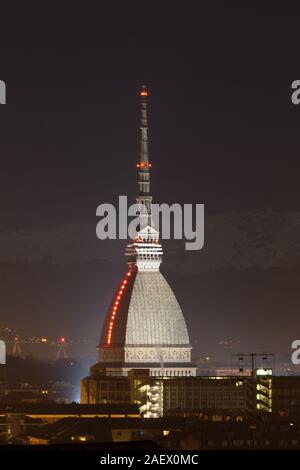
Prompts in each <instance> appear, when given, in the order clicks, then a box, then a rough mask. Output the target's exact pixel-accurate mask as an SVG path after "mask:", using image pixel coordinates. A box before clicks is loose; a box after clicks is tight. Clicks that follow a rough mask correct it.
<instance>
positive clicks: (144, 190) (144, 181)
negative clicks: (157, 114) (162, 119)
mask: <svg viewBox="0 0 300 470" xmlns="http://www.w3.org/2000/svg"><path fill="white" fill-rule="evenodd" d="M147 96H148V91H147V88H146V85H143V86H142V88H141V91H140V103H141V117H140V131H141V137H140V139H141V140H140V161H139V163H138V164H137V168H138V170H139V196H148V195H150V168H151V163H149V155H148V123H147Z"/></svg>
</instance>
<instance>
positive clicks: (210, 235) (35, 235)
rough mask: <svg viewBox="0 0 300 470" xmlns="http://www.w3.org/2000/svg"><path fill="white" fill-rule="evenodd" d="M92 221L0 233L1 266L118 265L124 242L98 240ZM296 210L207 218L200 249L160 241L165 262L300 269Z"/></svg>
mask: <svg viewBox="0 0 300 470" xmlns="http://www.w3.org/2000/svg"><path fill="white" fill-rule="evenodd" d="M95 228H96V222H95V224H92V223H73V224H66V225H63V226H60V227H58V228H56V229H55V230H51V231H39V230H23V231H7V230H2V231H1V232H0V262H2V263H21V264H22V263H28V262H29V263H30V262H40V261H43V260H45V261H50V262H51V263H53V264H58V265H69V264H76V263H85V262H89V261H94V260H101V259H102V260H103V259H104V260H110V261H117V260H118V259H120V257H122V255H123V248H124V246H125V244H126V241H124V240H121V241H114V240H105V241H100V240H98V239H97V237H96V233H95ZM299 240H300V213H299V212H286V213H280V212H256V213H251V212H228V213H222V214H216V215H210V216H207V217H206V219H205V245H204V248H203V249H202V250H200V251H185V250H184V243H183V242H177V241H176V242H174V241H170V242H169V241H164V243H163V245H164V248H165V251H166V262H167V263H168V264H169V266H170V268H173V269H174V270H176V271H177V270H178V271H180V272H191V273H197V272H210V271H217V270H219V269H224V268H227V267H228V268H234V269H237V270H243V269H247V268H272V267H275V268H295V267H299V266H300V241H299Z"/></svg>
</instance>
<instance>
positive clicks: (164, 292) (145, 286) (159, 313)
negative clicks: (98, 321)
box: [100, 271, 190, 346]
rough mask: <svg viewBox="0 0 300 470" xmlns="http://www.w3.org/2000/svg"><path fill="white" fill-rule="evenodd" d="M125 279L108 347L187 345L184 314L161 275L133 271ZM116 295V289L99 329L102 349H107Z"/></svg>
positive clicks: (158, 272) (156, 272)
mask: <svg viewBox="0 0 300 470" xmlns="http://www.w3.org/2000/svg"><path fill="white" fill-rule="evenodd" d="M127 280H128V282H127V284H126V288H125V289H124V292H123V294H122V296H121V299H120V301H119V304H118V309H117V311H116V315H115V317H114V320H113V326H112V327H111V342H110V344H109V345H110V346H125V345H128V346H139V345H145V346H150V345H151V346H163V345H166V346H171V345H172V346H175V345H177V346H183V345H185V346H188V345H189V343H190V342H189V336H188V331H187V327H186V324H185V320H184V317H183V313H182V311H181V308H180V306H179V303H178V302H177V300H176V297H175V295H174V294H173V291H172V289H171V287H170V286H169V284H168V283H167V281H166V279H165V278H164V276H163V275H162V274H161V272H160V271H155V272H139V271H136V272H133V273H132V275H131V276H130V277H129V278H127ZM121 285H122V283H121ZM118 292H119V289H118V291H117V293H116V295H115V297H114V300H113V302H112V304H111V307H110V309H109V310H108V313H107V317H106V320H105V323H104V326H103V329H102V335H101V344H100V345H102V346H108V343H107V338H108V335H109V328H110V325H111V315H112V308H113V305H114V302H115V299H116V298H117V296H118Z"/></svg>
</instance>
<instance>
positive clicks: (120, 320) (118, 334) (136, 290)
mask: <svg viewBox="0 0 300 470" xmlns="http://www.w3.org/2000/svg"><path fill="white" fill-rule="evenodd" d="M147 96H148V91H147V89H146V87H145V86H144V87H143V88H142V90H141V91H140V104H141V121H140V131H141V140H140V158H139V162H138V164H137V167H138V176H139V180H138V185H139V194H138V197H137V204H138V206H139V208H140V216H139V222H140V223H139V227H138V232H137V236H136V237H134V238H133V239H132V240H131V241H130V243H129V244H128V246H127V249H126V255H127V258H128V270H127V272H126V274H125V276H124V278H123V279H122V280H121V282H120V284H119V285H118V287H117V289H116V292H115V295H114V297H113V300H112V303H111V305H110V307H109V309H108V312H107V315H106V319H105V322H104V325H103V329H102V334H101V340H100V344H99V346H98V351H99V362H98V364H96V365H95V366H93V367H92V369H91V375H90V378H85V379H84V380H83V382H82V396H83V397H86V394H87V393H89V395H91V394H92V393H94V392H95V393H98V391H97V392H96V390H98V389H97V387H96V385H95V381H96V380H98V378H99V373H98V371H99V372H100V373H101V374H105V375H111V376H127V374H128V371H129V370H130V369H145V368H146V369H149V371H150V375H151V376H154V377H160V376H171V377H175V376H194V375H196V366H195V365H194V364H192V362H191V350H192V347H191V344H190V340H189V334H188V331H187V326H186V322H185V319H184V316H183V313H182V310H181V308H180V305H179V303H178V301H177V299H176V297H175V295H174V292H173V291H172V289H171V287H170V286H169V284H168V282H167V281H166V279H165V278H164V276H163V275H162V274H161V272H160V264H161V261H162V254H163V252H162V247H161V244H160V240H159V232H158V231H157V230H156V229H155V227H154V223H153V217H152V214H151V207H152V196H151V192H150V168H151V163H150V161H149V156H148V135H147V133H148V124H147ZM97 370H98V371H97ZM84 388H85V389H86V391H83V389H84ZM87 390H89V392H87ZM84 399H85V398H84ZM88 401H89V402H95V398H91V397H89V398H88Z"/></svg>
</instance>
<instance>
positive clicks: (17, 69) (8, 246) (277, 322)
mask: <svg viewBox="0 0 300 470" xmlns="http://www.w3.org/2000/svg"><path fill="white" fill-rule="evenodd" d="M68 3H69V6H68V7H65V6H64V4H63V3H62V2H55V1H52V2H51V3H50V2H48V4H44V3H43V2H39V3H36V4H35V5H33V4H32V3H28V2H24V4H21V2H20V4H19V5H18V8H16V6H14V7H9V6H6V7H4V6H3V5H1V30H0V79H1V80H4V81H5V82H6V86H7V105H5V106H1V107H0V156H1V171H0V194H1V197H0V213H1V219H0V326H9V327H11V328H15V329H16V330H17V331H19V332H20V334H21V335H29V334H32V335H46V336H49V337H53V338H55V337H58V336H60V335H66V336H67V337H72V338H89V339H90V340H91V343H89V345H88V346H87V349H88V350H87V351H83V353H82V354H89V353H90V352H91V351H92V352H93V351H94V349H95V346H96V345H97V341H98V340H99V336H100V329H101V325H102V321H103V319H104V316H105V312H106V309H107V307H108V305H109V302H110V299H111V297H112V295H113V292H114V289H115V288H116V286H117V283H118V282H119V279H120V276H121V275H122V273H123V272H124V270H125V269H126V265H125V258H124V256H123V251H124V247H125V244H126V242H124V241H116V242H111V241H99V240H97V239H96V235H95V227H96V223H97V218H96V215H95V213H96V208H97V206H98V205H99V204H100V203H102V202H111V203H114V202H115V201H116V200H117V197H118V196H119V195H128V198H129V199H130V201H132V202H134V198H135V196H136V194H137V175H136V167H135V165H136V162H137V160H138V147H139V142H138V138H139V129H138V127H139V121H138V118H139V103H138V90H139V87H140V86H141V84H143V83H145V84H147V85H148V88H149V94H150V96H149V126H150V129H149V140H150V144H149V147H150V158H151V161H152V165H153V167H152V169H153V171H152V193H153V196H154V200H155V202H159V203H161V202H168V203H173V202H179V203H204V204H205V246H204V248H203V250H201V251H199V252H194V253H193V252H186V251H184V247H183V245H182V244H181V243H175V242H165V243H164V249H165V258H164V263H163V266H162V271H163V272H164V273H165V274H166V277H167V279H168V280H169V282H170V284H171V285H172V287H173V288H174V290H175V292H176V295H177V297H178V300H179V302H180V304H181V306H182V308H183V311H184V314H185V317H186V320H187V323H188V326H189V330H190V332H191V339H192V342H193V344H194V346H195V354H196V355H198V356H199V355H206V354H219V355H221V356H222V351H221V349H220V347H219V345H218V343H219V342H220V341H221V340H227V339H232V340H233V341H235V342H237V341H240V343H236V346H235V347H236V348H237V349H238V350H247V351H261V350H263V351H273V352H275V353H277V354H278V356H279V357H287V358H288V357H289V355H290V345H291V342H292V340H294V339H298V338H299V335H300V320H299V309H300V289H299V285H300V242H299V240H300V207H299V169H300V165H299V158H300V132H299V129H300V105H299V106H295V105H293V104H292V102H291V83H292V81H293V80H296V79H300V52H299V25H300V8H299V11H297V10H295V9H292V8H287V7H284V6H283V5H284V4H283V2H281V7H280V8H279V7H277V6H276V5H274V4H273V3H272V2H251V3H250V4H249V6H246V4H241V3H240V2H235V5H234V4H233V3H232V2H225V1H224V2H216V1H213V2H188V3H181V6H180V7H177V6H176V5H175V4H174V3H173V2H170V3H168V2H163V5H164V6H163V7H162V6H160V7H158V6H157V7H155V6H154V5H155V3H154V2H152V3H149V2H148V3H146V4H143V3H142V2H119V3H118V2H110V3H109V5H110V6H106V7H104V6H101V5H102V3H103V2H81V3H80V4H78V5H77V3H76V2H68ZM47 5H48V6H47ZM103 5H104V3H103ZM107 5H108V4H107ZM229 354H230V352H228V351H224V357H225V358H227V357H228V355H229ZM221 356H220V357H221Z"/></svg>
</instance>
